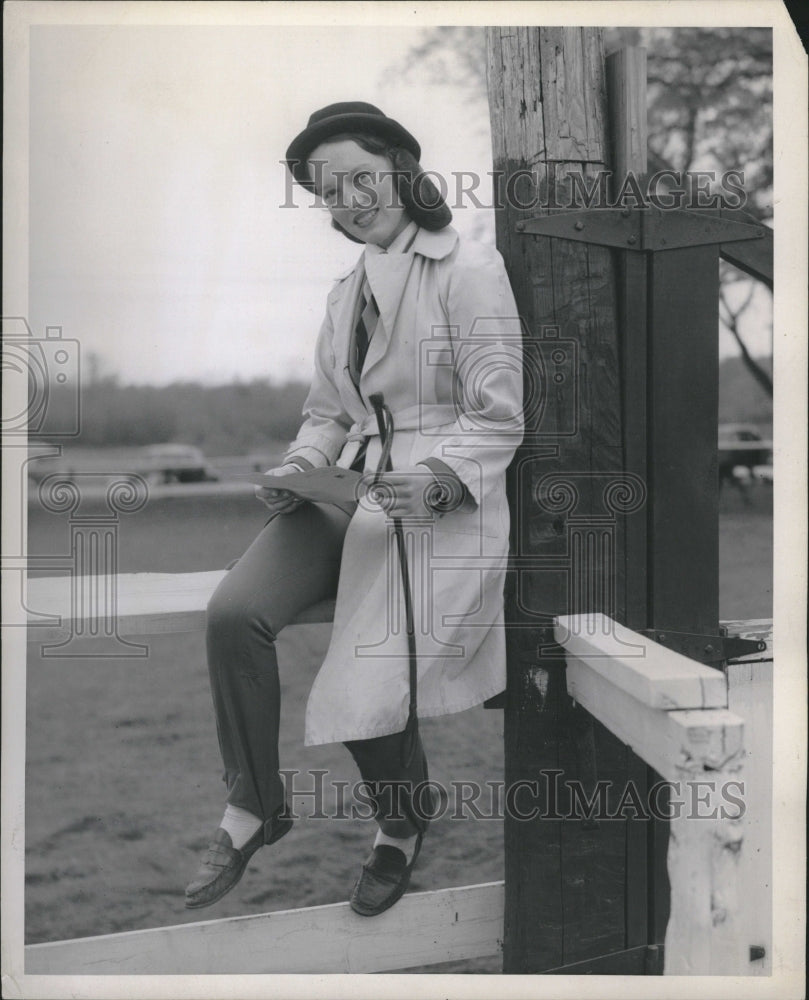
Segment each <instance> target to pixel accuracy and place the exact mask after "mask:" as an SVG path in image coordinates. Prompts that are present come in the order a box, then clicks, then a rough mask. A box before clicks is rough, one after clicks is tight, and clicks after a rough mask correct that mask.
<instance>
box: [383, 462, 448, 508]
mask: <svg viewBox="0 0 809 1000" xmlns="http://www.w3.org/2000/svg"><path fill="white" fill-rule="evenodd" d="M435 491H436V482H435V477H434V476H433V474H432V472H431V471H430V470H429V469H428V468H426V467H425V466H423V465H417V466H411V467H410V468H405V469H395V470H393V471H392V472H383V473H382V475H381V476H380V477H379V481H378V483H377V484H376V485H375V486H370V487H369V488H368V496H369V498H370V499H371V500H374V501H376V502H377V503H378V504H379V506H380V507H381V508H382V509H383V510H384V511H385V513H386V514H387V515H388V517H433V516H434V511H433V509H432V507H430V499H431V497H433V496H434V495H435Z"/></svg>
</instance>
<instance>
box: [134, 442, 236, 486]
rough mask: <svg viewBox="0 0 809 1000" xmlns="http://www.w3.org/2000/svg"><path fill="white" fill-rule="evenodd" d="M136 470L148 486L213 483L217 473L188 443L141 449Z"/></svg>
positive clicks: (149, 446)
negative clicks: (139, 460)
mask: <svg viewBox="0 0 809 1000" xmlns="http://www.w3.org/2000/svg"><path fill="white" fill-rule="evenodd" d="M141 457H142V459H143V462H142V465H140V468H139V469H138V470H137V471H138V472H140V473H141V475H143V476H144V477H145V479H146V480H147V482H149V483H153V484H156V483H212V482H217V481H218V480H219V474H218V473H217V472H216V470H215V469H214V468H213V466H212V465H211V464H210V462H209V461H208V460H207V459H206V457H205V456H204V455H203V453H202V452H201V451H200V449H199V448H196V447H195V446H194V445H190V444H153V445H148V446H147V447H145V448H143V449H141Z"/></svg>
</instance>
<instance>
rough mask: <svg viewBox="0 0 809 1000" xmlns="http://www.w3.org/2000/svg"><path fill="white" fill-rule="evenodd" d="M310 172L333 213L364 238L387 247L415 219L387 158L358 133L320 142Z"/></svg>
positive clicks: (351, 232)
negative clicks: (363, 143)
mask: <svg viewBox="0 0 809 1000" xmlns="http://www.w3.org/2000/svg"><path fill="white" fill-rule="evenodd" d="M309 175H310V177H312V179H313V181H314V182H315V188H316V190H317V193H318V194H319V195H320V196H321V197H322V199H323V201H324V202H325V204H326V207H327V208H328V210H329V212H330V213H331V216H332V218H333V219H334V220H335V221H336V222H337V223H339V225H341V226H342V227H343V229H345V230H346V232H348V233H350V234H351V235H352V236H354V237H355V238H356V239H358V240H360V241H361V242H363V243H374V244H376V245H377V246H380V247H388V246H390V244H391V243H392V242H393V240H394V239H395V238H396V237H397V236H398V235H399V233H401V231H402V230H403V229H404V228H405V227H406V226H407V224H408V222H409V221H410V220H409V218H408V216H407V214H406V213H405V210H404V208H403V206H402V203H401V201H400V199H399V196H398V194H397V191H396V183H395V179H394V176H393V172H392V167H391V163H390V161H389V160H388V158H387V157H386V156H382V155H381V154H379V153H369V152H367V151H366V150H364V149H363V148H362V147H361V146H359V145H358V144H357V143H356V142H354V140H353V139H337V140H334V141H331V142H323V143H321V144H320V145H319V146H318V147H317V148H316V149H314V150H313V151H312V153H311V154H310V156H309Z"/></svg>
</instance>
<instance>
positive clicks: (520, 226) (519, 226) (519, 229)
mask: <svg viewBox="0 0 809 1000" xmlns="http://www.w3.org/2000/svg"><path fill="white" fill-rule="evenodd" d="M524 229H525V223H524V222H518V223H517V232H518V233H521V232H523V230H524Z"/></svg>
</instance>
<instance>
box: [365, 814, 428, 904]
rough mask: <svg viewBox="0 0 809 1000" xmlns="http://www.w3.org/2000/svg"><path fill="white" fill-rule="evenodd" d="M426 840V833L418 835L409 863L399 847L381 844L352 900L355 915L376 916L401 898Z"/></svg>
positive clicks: (367, 865) (370, 860)
mask: <svg viewBox="0 0 809 1000" xmlns="http://www.w3.org/2000/svg"><path fill="white" fill-rule="evenodd" d="M423 837H424V834H423V833H420V834H418V837H417V839H416V846H415V849H414V851H413V857H412V859H411V861H410V863H409V864H408V862H407V858H406V857H405V854H404V852H403V851H400V850H399V848H398V847H391V846H390V845H389V844H379V845H377V846H376V847H375V848H374V849H373V851H371V854H370V855H369V857H368V860H367V861H366V862H365V864H364V865H363V866H362V874H361V875H360V877H359V878H358V879H357V881H356V883H355V885H354V889H353V891H352V893H351V899H350V900H349V903H350V905H351V909H352V910H353V911H354V912H355V913H358V914H359V915H360V916H361V917H375V916H376V915H377V914H378V913H384V911H385V910H387V909H389V908H390V907H391V906H393V904H394V903H395V902H396V901H397V900H399V899H401V897H402V896H403V895H404V894H405V892H406V891H407V887H408V885H410V873H411V872H412V871H413V866H414V865H415V863H416V858H417V857H418V856H419V851H420V850H421V841H422V839H423Z"/></svg>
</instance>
